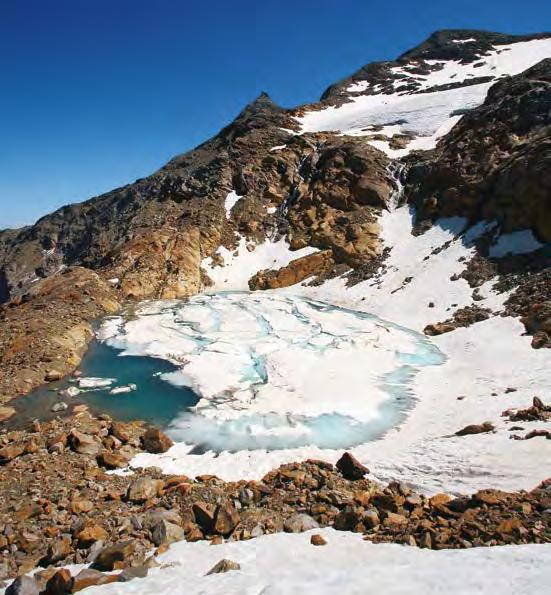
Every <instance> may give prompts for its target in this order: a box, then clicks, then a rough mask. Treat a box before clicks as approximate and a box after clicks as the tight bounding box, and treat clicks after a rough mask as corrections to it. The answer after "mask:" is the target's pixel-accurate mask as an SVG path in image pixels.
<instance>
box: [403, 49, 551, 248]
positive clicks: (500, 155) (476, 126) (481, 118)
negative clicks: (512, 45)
mask: <svg viewBox="0 0 551 595" xmlns="http://www.w3.org/2000/svg"><path fill="white" fill-rule="evenodd" d="M550 109H551V59H547V60H543V61H542V62H540V63H539V64H537V65H536V66H534V67H532V68H530V69H528V70H527V71H525V72H523V73H521V74H519V75H517V76H514V77H507V78H505V79H504V80H502V81H500V82H498V83H496V84H495V85H494V86H493V87H491V89H490V91H489V92H488V96H487V98H486V101H485V102H484V104H483V105H481V106H480V107H478V108H476V109H473V110H471V111H470V112H469V113H467V114H466V115H465V116H464V117H463V118H462V119H461V120H460V121H459V123H458V124H456V126H455V127H454V128H453V129H452V131H451V132H450V133H449V134H447V135H446V136H445V137H443V138H442V139H441V141H440V142H439V144H438V146H437V148H436V149H434V150H432V151H428V152H425V153H420V154H417V155H412V156H411V157H409V159H408V161H409V163H410V168H409V174H408V178H407V187H406V196H407V198H408V200H409V201H410V202H411V203H412V204H414V205H415V206H416V208H417V213H418V219H419V220H420V221H422V220H424V219H427V220H431V221H434V220H435V219H437V218H438V217H442V216H444V217H447V216H453V215H460V216H465V217H468V218H469V219H470V220H471V221H478V220H480V219H487V220H494V219H495V220H497V221H498V222H499V223H500V224H501V227H502V230H503V231H504V232H510V231H512V230H515V229H525V228H530V229H533V230H534V232H535V233H536V235H537V236H538V237H539V238H540V239H541V240H542V241H551V137H550V131H551V130H550V124H551V120H550Z"/></svg>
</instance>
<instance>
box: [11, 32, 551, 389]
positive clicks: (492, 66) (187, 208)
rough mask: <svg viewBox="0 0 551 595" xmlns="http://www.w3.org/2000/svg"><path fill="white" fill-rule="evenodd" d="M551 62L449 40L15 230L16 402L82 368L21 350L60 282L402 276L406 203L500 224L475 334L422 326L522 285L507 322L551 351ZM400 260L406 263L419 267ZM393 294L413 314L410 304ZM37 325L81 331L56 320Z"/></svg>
mask: <svg viewBox="0 0 551 595" xmlns="http://www.w3.org/2000/svg"><path fill="white" fill-rule="evenodd" d="M550 55H551V38H550V37H549V35H545V34H542V35H535V36H520V37H512V36H502V35H500V34H493V33H487V32H476V31H443V32H437V33H435V34H434V35H432V36H431V37H430V38H429V39H428V40H427V41H426V42H424V43H423V44H421V45H420V46H418V47H417V48H414V49H413V50H411V51H410V52H406V53H405V54H404V55H402V56H401V57H400V58H399V59H398V60H396V61H392V62H384V63H376V64H372V65H368V66H366V67H364V68H362V69H361V70H360V71H358V72H357V73H355V74H354V75H352V77H349V78H348V79H345V80H344V81H342V82H341V83H338V84H337V85H334V86H332V87H330V88H329V89H328V91H326V93H325V94H324V96H323V99H322V101H321V102H320V103H317V104H311V105H306V106H301V107H299V108H297V109H294V110H285V109H283V108H280V107H278V106H276V105H275V104H274V103H273V102H272V101H271V100H270V98H269V97H268V96H267V95H265V94H262V95H261V96H260V97H258V98H257V99H256V100H255V101H254V102H252V103H251V104H250V105H248V106H247V107H246V108H245V109H244V110H243V111H242V112H241V113H240V114H239V115H238V117H237V118H236V119H235V120H234V122H232V123H231V124H230V125H228V126H227V127H225V128H224V129H223V130H221V132H220V133H219V134H218V135H216V136H215V137H214V138H212V139H211V140H209V141H207V142H205V143H204V144H202V145H200V146H199V147H197V148H196V149H194V150H192V151H189V152H188V153H186V154H184V155H181V156H178V157H176V158H174V159H173V160H171V161H170V162H169V163H168V164H167V165H166V166H164V167H163V168H161V169H160V170H159V171H158V172H156V173H154V174H152V175H151V176H148V177H147V178H144V179H141V180H137V181H136V182H135V183H133V184H129V185H127V186H125V187H123V188H119V189H116V190H113V191H112V192H109V193H107V194H105V195H102V196H100V197H98V198H94V199H90V200H88V201H86V202H84V203H81V204H75V205H69V206H66V207H63V208H61V209H59V210H58V211H56V212H54V213H52V214H51V215H47V216H45V217H43V218H42V219H40V220H39V221H38V222H37V223H36V224H35V225H33V226H29V227H26V228H24V229H22V230H9V231H4V232H0V299H1V300H2V301H4V302H5V303H6V304H8V303H9V304H10V315H9V316H4V319H5V320H7V321H12V322H10V323H9V324H5V325H4V329H3V340H2V343H1V345H2V348H1V350H0V357H1V358H2V361H3V362H4V365H6V366H7V365H8V363H7V362H8V360H9V362H11V364H9V365H10V367H9V369H10V370H11V374H13V375H14V376H12V377H13V378H14V379H15V380H14V382H13V383H10V382H9V381H8V380H7V377H4V379H3V381H2V382H3V388H2V395H3V399H6V398H9V397H11V396H14V394H16V393H18V392H26V391H27V390H30V388H32V387H33V386H36V385H37V384H39V383H40V382H41V381H42V380H43V378H44V375H45V373H46V372H47V370H48V368H56V369H59V370H60V371H66V370H68V369H70V367H71V366H72V365H74V364H69V363H68V362H73V361H74V357H73V352H74V349H73V348H71V350H70V351H69V352H65V351H64V350H61V351H60V352H59V354H58V356H57V357H54V359H53V360H52V359H48V358H51V355H45V354H44V353H42V352H41V350H40V348H39V349H38V350H36V351H28V350H27V351H25V350H24V353H23V354H21V353H20V352H19V350H18V349H19V348H18V347H17V346H18V345H21V344H26V341H23V340H22V339H21V336H22V335H21V333H24V332H25V331H24V330H23V329H22V328H21V326H20V325H18V324H16V320H17V313H16V312H17V308H18V306H17V304H19V303H20V302H30V303H31V304H32V302H33V300H34V299H35V298H34V297H33V296H35V295H37V294H40V295H42V286H43V284H44V279H45V278H46V279H47V278H48V277H51V276H58V277H60V279H61V280H63V279H64V278H65V277H64V272H65V271H66V270H67V268H69V269H70V268H71V267H75V266H76V267H84V268H85V269H91V270H93V271H95V272H96V273H98V274H99V279H100V281H101V283H102V284H103V285H102V288H101V290H100V289H98V290H99V291H101V292H103V291H104V287H105V284H107V287H109V291H110V293H111V298H112V299H113V300H115V301H121V300H124V299H127V298H131V299H144V298H151V297H153V298H156V297H161V298H175V297H176V298H178V297H179V298H186V297H189V296H191V295H194V294H196V293H198V292H199V291H201V290H202V289H203V288H208V287H209V286H211V287H220V286H224V287H228V283H227V282H224V279H226V278H229V277H231V276H232V275H233V274H234V273H232V272H231V271H232V270H236V269H235V266H233V268H232V266H229V265H231V264H232V263H233V264H235V263H237V262H239V263H241V264H240V265H239V267H238V268H239V270H240V273H239V274H240V275H241V277H240V278H242V281H240V282H239V284H238V285H239V286H240V287H244V288H247V287H248V285H250V287H251V288H253V289H257V288H264V289H267V288H275V287H282V286H286V285H289V284H294V283H300V282H303V281H305V280H306V279H310V280H312V279H315V283H317V284H322V283H323V282H324V281H325V280H328V279H332V278H340V279H341V281H342V282H343V283H344V284H345V285H346V284H348V285H349V286H350V285H354V284H358V283H360V282H362V281H366V280H370V279H371V280H372V281H370V282H377V279H379V278H380V276H381V274H384V275H385V277H384V278H385V279H387V280H388V279H390V277H388V275H386V272H388V270H389V265H388V263H390V262H392V258H393V255H397V254H400V245H399V244H400V243H401V241H402V240H403V239H405V238H407V237H408V236H409V235H410V234H411V231H410V229H409V227H408V226H407V225H406V226H405V227H403V228H402V227H400V229H402V232H401V233H403V234H406V235H405V236H404V237H399V235H398V236H397V235H393V233H392V232H389V231H388V229H387V230H386V231H385V229H383V227H384V225H383V224H384V222H385V217H386V213H387V211H388V210H389V209H390V210H392V209H393V208H395V207H396V206H397V205H398V204H403V203H404V202H407V203H409V204H411V205H412V206H414V207H415V211H416V219H417V220H416V221H415V223H414V228H413V232H414V233H419V232H422V231H424V230H426V229H427V228H428V227H429V226H430V225H431V224H433V223H435V224H436V225H439V226H440V225H441V223H440V218H441V217H443V216H444V217H449V216H465V217H467V224H468V225H475V224H477V223H482V222H486V223H487V224H488V225H490V224H491V226H492V227H491V228H489V230H488V232H487V233H486V235H485V238H486V239H485V241H484V242H481V241H478V240H477V242H476V247H475V248H474V249H475V250H476V254H474V255H470V257H469V258H468V259H466V261H465V265H462V267H460V268H459V270H457V271H455V272H454V273H453V274H454V275H455V276H457V278H460V279H461V278H464V279H469V283H470V284H471V285H472V287H469V290H468V294H467V293H465V296H467V295H468V299H467V297H464V298H463V299H462V300H461V303H460V302H459V301H458V300H455V301H453V299H452V300H451V301H450V300H447V299H446V300H445V301H446V302H448V301H449V302H450V304H451V303H456V304H459V303H460V305H459V306H455V308H456V309H457V308H461V307H462V308H471V309H468V310H465V311H458V312H457V317H458V320H459V322H457V321H455V320H454V319H453V317H454V316H455V315H456V312H455V311H454V310H453V308H452V309H449V308H447V307H446V308H443V309H439V308H436V309H433V310H432V312H431V316H430V317H429V318H426V317H425V318H424V319H423V322H421V320H419V322H418V323H417V324H418V326H417V327H416V328H417V329H418V330H422V328H423V326H421V327H419V325H421V324H423V325H425V324H427V323H430V324H432V325H434V324H436V323H439V322H443V323H445V325H444V326H440V327H434V328H433V329H432V331H434V329H435V328H436V331H434V332H439V331H440V330H442V329H444V328H447V329H448V330H451V329H453V328H455V327H456V326H457V324H459V325H460V326H461V325H463V324H469V323H470V322H473V321H476V320H477V319H480V317H481V316H482V317H484V316H485V314H483V313H481V312H480V309H477V307H475V306H481V307H482V308H484V307H486V306H485V305H484V304H479V303H478V300H479V295H478V294H477V293H476V291H477V289H476V286H477V285H480V284H481V283H484V282H488V281H489V280H490V279H493V282H494V283H495V282H497V280H498V276H497V275H502V285H503V287H507V290H508V291H510V290H511V289H512V288H514V287H518V291H517V294H513V295H511V297H510V305H509V306H504V308H505V310H506V312H508V313H510V314H513V315H517V316H518V315H522V316H523V317H524V318H523V320H524V321H525V322H526V327H527V329H528V330H529V332H531V333H534V334H537V338H536V339H535V343H534V344H535V346H543V345H551V339H550V338H549V337H550V336H551V334H550V329H549V321H548V314H547V312H548V311H549V306H548V303H549V292H548V290H547V289H546V288H547V285H548V284H547V282H546V279H547V278H548V277H547V275H548V273H547V272H546V271H548V267H549V260H548V254H547V252H545V249H543V248H541V249H540V250H536V249H537V248H539V247H541V242H545V241H547V240H548V239H549V211H550V208H549V200H550V198H549V197H550V192H549V188H550V184H549V183H547V180H546V178H545V176H546V175H547V173H548V169H549V168H548V167H546V165H547V162H548V145H549V102H550V97H551V92H550V89H549V69H550V63H549V60H548V59H547V60H545V58H546V57H549V56H550ZM536 64H537V65H536ZM527 68H528V69H529V70H526V72H522V71H524V70H525V69H527ZM509 75H514V76H512V77H511V76H509ZM496 81H497V84H495V86H494V87H492V84H493V83H495V82H496ZM490 88H491V92H490V93H489V94H488V90H489V89H490ZM487 95H488V97H487V98H486V96H487ZM469 110H472V111H469ZM464 114H466V115H464ZM437 143H438V145H437ZM517 231H518V232H519V233H520V234H521V235H520V236H513V239H512V240H510V241H509V240H507V238H505V239H504V240H503V241H502V240H501V239H500V234H502V233H509V232H517ZM389 234H390V235H389ZM533 234H535V236H534V235H533ZM519 238H524V239H523V240H522V241H523V242H524V248H522V246H521V251H524V252H530V251H532V252H531V253H529V254H527V255H526V256H523V257H518V258H517V257H515V258H511V257H510V256H507V250H506V249H505V251H504V250H503V249H502V248H500V247H499V246H502V245H503V246H507V245H508V244H507V242H508V241H509V243H510V244H511V242H512V244H511V250H510V251H512V252H515V251H518V250H517V248H516V247H515V242H517V243H518V241H520V240H519ZM500 242H502V243H501V244H500ZM406 243H407V242H406ZM492 243H493V244H495V246H496V247H494V248H492V247H491V245H492ZM467 244H468V245H469V246H470V244H469V243H467ZM469 250H471V248H469ZM534 250H536V251H535V252H534ZM234 254H235V255H237V256H234ZM389 256H390V260H388V258H389ZM498 257H499V258H498ZM400 262H401V263H402V264H400V267H402V266H406V264H407V257H405V260H401V261H400ZM414 262H415V261H414V260H410V261H409V264H407V268H408V269H410V270H411V273H410V274H405V275H404V276H403V278H402V277H400V279H398V277H399V275H398V274H396V280H395V281H394V282H396V283H399V285H400V287H401V285H402V284H403V283H406V284H407V283H410V281H404V279H407V278H409V277H412V278H415V276H416V271H417V270H418V269H416V268H415V266H414ZM446 262H447V261H446ZM220 265H226V266H220ZM228 266H229V268H228ZM207 273H208V274H207ZM76 274H77V276H78V274H80V273H79V272H78V270H77V273H76ZM431 274H432V273H430V272H429V271H428V270H427V272H426V275H428V276H429V277H430V275H431ZM68 278H69V279H70V278H71V277H70V276H69V277H68ZM414 280H415V279H414ZM249 281H250V283H249ZM339 282H340V281H339ZM212 283H214V285H211V284H212ZM234 285H235V284H234ZM457 286H458V283H455V285H454V286H453V287H454V288H456V287H457ZM362 287H363V286H362ZM535 287H538V288H539V289H538V290H537V291H533V288H535ZM530 288H532V290H531V289H530ZM360 290H362V289H361V288H360ZM360 290H358V291H360ZM400 291H401V292H402V295H407V293H408V292H407V291H402V290H400ZM449 291H450V292H451V293H450V296H452V295H455V294H456V293H457V292H456V291H455V289H454V290H453V291H452V286H450V288H449ZM473 292H474V293H473ZM471 293H473V295H472V296H471ZM391 295H392V302H393V303H394V304H395V305H396V308H395V309H397V310H398V317H399V313H400V312H401V311H403V308H405V307H406V306H399V304H400V301H401V300H400V297H399V296H400V294H391ZM504 295H505V294H504ZM526 295H530V296H533V297H532V299H529V300H528V303H527V300H526V299H525V298H522V299H521V298H520V296H526ZM428 301H430V299H429V300H428ZM542 304H543V305H542ZM26 307H27V308H28V307H29V306H26ZM59 307H60V308H62V309H64V308H65V307H66V306H65V305H63V304H62V305H60V306H59ZM14 308H15V310H14V311H13V312H12V310H13V309H14ZM406 309H407V308H406ZM490 310H492V309H491V308H490ZM437 316H440V318H436V317H437ZM450 317H451V319H450V320H447V319H448V318H450ZM89 322H90V321H89V320H87V321H86V323H87V324H88V323H89ZM37 324H39V325H48V333H50V334H51V333H53V334H54V335H57V334H58V333H63V332H64V330H63V329H56V325H57V322H56V320H55V318H54V319H48V320H44V321H39V322H38V323H37ZM432 331H431V332H432ZM48 333H47V334H48ZM22 341H23V342H22ZM16 347H17V349H16ZM14 349H16V352H17V354H18V355H17V358H19V359H15V360H14V359H13V358H14V356H13V353H14ZM21 358H23V359H21ZM16 361H17V362H19V363H17V364H15V363H14V362H16ZM21 370H23V372H22V371H21ZM24 380H25V381H28V382H23V381H24ZM4 385H5V386H4Z"/></svg>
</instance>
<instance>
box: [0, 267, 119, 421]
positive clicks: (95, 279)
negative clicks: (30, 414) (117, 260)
mask: <svg viewBox="0 0 551 595" xmlns="http://www.w3.org/2000/svg"><path fill="white" fill-rule="evenodd" d="M119 306H120V304H119V301H118V299H117V296H116V295H115V292H114V291H113V289H112V288H111V287H109V285H108V284H107V283H105V282H104V281H103V280H102V279H101V278H100V277H99V276H98V275H97V274H96V273H94V272H93V271H90V270H88V269H85V268H82V267H75V268H71V269H67V270H66V271H64V272H63V273H60V274H57V275H54V276H52V277H50V278H48V279H44V280H41V281H38V282H37V283H36V284H34V285H33V288H32V289H31V291H30V292H29V293H28V294H26V296H25V299H24V300H20V299H16V300H15V301H14V302H11V303H10V304H8V305H5V306H3V307H0V328H1V332H0V363H1V367H2V373H1V374H0V405H2V404H3V403H5V402H6V401H8V400H9V399H10V398H12V397H14V396H16V395H17V394H23V393H27V392H29V391H30V390H32V389H33V388H35V387H37V386H39V385H40V384H43V383H44V382H45V381H50V380H57V379H59V378H61V376H63V375H65V374H67V373H69V372H71V371H72V370H73V369H74V368H75V367H76V366H77V365H78V363H79V362H80V359H81V358H82V355H83V354H84V352H85V351H86V347H87V344H88V342H89V341H90V339H91V338H92V336H93V330H92V324H91V323H92V321H94V320H95V319H97V318H99V317H102V316H105V315H106V314H110V313H113V312H115V311H116V310H118V308H119ZM5 413H6V414H7V413H10V412H5ZM6 416H7V415H6Z"/></svg>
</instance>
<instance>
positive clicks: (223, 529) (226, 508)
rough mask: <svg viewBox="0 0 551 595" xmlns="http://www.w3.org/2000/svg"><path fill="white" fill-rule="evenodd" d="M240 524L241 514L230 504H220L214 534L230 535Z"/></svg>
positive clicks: (216, 512) (215, 515)
mask: <svg viewBox="0 0 551 595" xmlns="http://www.w3.org/2000/svg"><path fill="white" fill-rule="evenodd" d="M238 523H239V514H238V512H237V510H235V508H234V507H233V506H232V505H231V504H230V503H225V504H220V505H219V506H217V508H216V511H215V513H214V527H213V529H214V532H215V533H219V534H220V535H229V534H230V533H231V532H232V531H233V530H234V528H235V526H236V525H237V524H238Z"/></svg>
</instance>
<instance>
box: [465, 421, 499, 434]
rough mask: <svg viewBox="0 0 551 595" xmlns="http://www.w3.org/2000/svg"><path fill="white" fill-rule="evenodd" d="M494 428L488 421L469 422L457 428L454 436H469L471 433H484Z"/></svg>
mask: <svg viewBox="0 0 551 595" xmlns="http://www.w3.org/2000/svg"><path fill="white" fill-rule="evenodd" d="M494 430H495V427H494V425H493V424H492V423H491V422H489V421H485V422H484V423H482V424H470V425H468V426H465V427H464V428H461V430H458V431H457V432H456V433H455V435H456V436H469V435H471V434H484V433H485V432H493V431H494Z"/></svg>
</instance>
